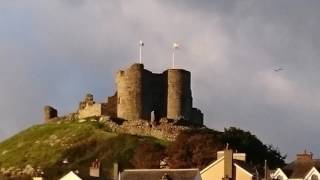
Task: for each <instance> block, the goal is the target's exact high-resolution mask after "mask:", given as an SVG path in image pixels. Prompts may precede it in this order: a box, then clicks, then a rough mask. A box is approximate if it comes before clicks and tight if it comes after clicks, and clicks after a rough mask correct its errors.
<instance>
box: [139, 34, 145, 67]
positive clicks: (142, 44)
mask: <svg viewBox="0 0 320 180" xmlns="http://www.w3.org/2000/svg"><path fill="white" fill-rule="evenodd" d="M142 46H144V43H143V41H142V40H140V42H139V63H140V64H142Z"/></svg>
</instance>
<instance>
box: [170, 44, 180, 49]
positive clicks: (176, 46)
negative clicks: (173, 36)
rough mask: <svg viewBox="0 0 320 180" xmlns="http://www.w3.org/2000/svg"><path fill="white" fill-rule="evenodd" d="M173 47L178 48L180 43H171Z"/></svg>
mask: <svg viewBox="0 0 320 180" xmlns="http://www.w3.org/2000/svg"><path fill="white" fill-rule="evenodd" d="M172 47H173V49H178V48H179V47H180V45H179V44H178V43H173V46H172Z"/></svg>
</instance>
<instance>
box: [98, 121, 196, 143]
mask: <svg viewBox="0 0 320 180" xmlns="http://www.w3.org/2000/svg"><path fill="white" fill-rule="evenodd" d="M100 121H101V122H103V123H104V124H105V125H106V127H107V128H108V129H109V130H110V131H111V132H115V133H123V134H132V135H139V136H152V137H156V138H159V139H164V140H168V141H174V140H175V139H176V137H177V136H178V135H179V134H180V133H181V132H182V131H185V130H189V129H191V128H192V129H195V128H202V126H192V125H191V124H190V125H188V126H182V125H176V124H175V122H173V121H172V122H170V120H168V119H166V118H162V119H161V120H160V121H159V122H158V123H157V124H154V123H150V122H147V121H145V120H131V121H123V122H121V123H117V122H115V121H113V120H112V118H111V119H110V118H109V117H101V118H100Z"/></svg>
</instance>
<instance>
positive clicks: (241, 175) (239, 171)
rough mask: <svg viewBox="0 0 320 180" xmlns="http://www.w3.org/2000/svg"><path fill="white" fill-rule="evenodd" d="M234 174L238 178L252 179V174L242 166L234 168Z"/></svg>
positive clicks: (237, 179) (242, 179)
mask: <svg viewBox="0 0 320 180" xmlns="http://www.w3.org/2000/svg"><path fill="white" fill-rule="evenodd" d="M234 171H235V172H234V176H235V179H236V180H252V176H251V175H249V174H248V173H247V172H245V171H243V170H242V169H241V168H239V167H237V166H235V168H234Z"/></svg>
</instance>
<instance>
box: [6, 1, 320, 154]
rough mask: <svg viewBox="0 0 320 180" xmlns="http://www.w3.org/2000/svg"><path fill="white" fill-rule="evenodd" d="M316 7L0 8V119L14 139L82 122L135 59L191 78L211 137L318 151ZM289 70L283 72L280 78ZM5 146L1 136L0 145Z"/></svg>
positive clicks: (72, 4)
mask: <svg viewBox="0 0 320 180" xmlns="http://www.w3.org/2000/svg"><path fill="white" fill-rule="evenodd" d="M317 7H319V6H318V2H317V1H308V3H306V2H302V1H291V0H290V1H289V0H287V1H285V0H283V1H263V2H262V1H251V0H245V1H189V0H188V1H156V0H144V1H134V0H133V1H87V0H82V1H73V0H60V1H41V2H39V1H37V0H31V1H28V2H17V1H1V2H0V8H1V11H0V22H2V23H0V39H1V41H0V58H1V60H0V84H1V88H0V99H1V101H0V113H1V114H2V119H1V122H2V124H3V125H2V128H1V129H0V130H2V131H3V133H4V134H5V135H3V136H1V137H2V138H5V137H8V136H9V135H12V134H13V133H15V132H17V131H19V130H21V129H23V128H26V127H28V126H30V125H31V124H36V123H40V122H41V121H42V120H41V119H42V107H43V105H46V104H51V105H53V106H55V107H57V108H58V109H59V110H60V112H61V113H67V112H70V111H73V110H74V109H75V108H76V106H77V103H78V101H79V100H80V99H82V96H83V95H84V94H85V93H86V92H91V93H93V94H95V95H96V97H97V99H98V101H102V100H104V99H105V98H106V97H107V96H108V95H112V94H113V92H114V77H115V73H116V71H117V70H118V69H119V68H124V67H126V66H128V65H129V64H131V63H133V62H135V61H136V60H137V54H138V52H137V50H138V49H137V42H138V41H139V40H140V39H143V40H144V41H145V44H146V46H145V47H144V49H143V57H144V59H143V60H144V63H145V66H146V67H147V68H149V69H151V70H153V71H156V72H161V71H163V70H165V69H166V68H168V67H170V64H171V63H170V58H171V52H170V46H171V44H172V43H173V42H174V41H177V42H179V43H181V45H182V48H181V49H180V50H179V51H178V52H177V65H178V66H179V67H183V68H186V69H188V70H191V72H192V80H193V81H192V88H193V95H194V103H195V105H196V106H198V107H200V108H201V109H202V110H203V111H204V114H205V123H206V125H207V126H208V127H211V128H215V129H218V130H223V128H224V127H228V126H239V127H241V128H243V129H246V130H250V131H252V132H253V133H255V134H257V136H258V137H260V138H261V139H262V140H263V141H265V142H267V143H272V144H274V145H275V146H278V147H279V148H280V150H281V151H282V152H288V155H289V158H290V159H291V158H292V157H293V155H294V154H295V153H297V152H299V151H301V150H303V149H305V148H312V149H311V150H313V151H315V152H319V151H320V149H319V146H318V145H317V144H316V143H313V142H315V141H316V140H317V138H316V136H317V132H318V128H317V126H318V125H319V122H318V116H319V108H320V103H319V99H320V94H319V93H318V92H319V85H318V82H319V77H320V76H319V72H318V69H319V66H320V63H319V62H318V57H319V48H320V41H319V40H320V39H319V37H318V33H317V30H318V29H319V27H320V24H319V21H318V19H319V15H320V14H319V12H318V10H317ZM278 67H283V68H284V71H281V72H278V73H276V72H274V71H273V69H274V68H278ZM0 135H1V134H0Z"/></svg>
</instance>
